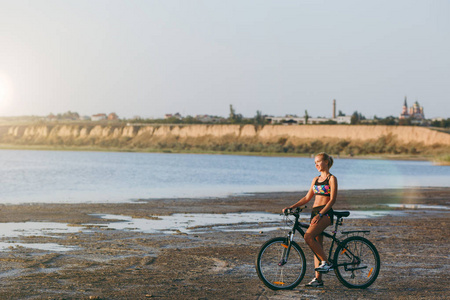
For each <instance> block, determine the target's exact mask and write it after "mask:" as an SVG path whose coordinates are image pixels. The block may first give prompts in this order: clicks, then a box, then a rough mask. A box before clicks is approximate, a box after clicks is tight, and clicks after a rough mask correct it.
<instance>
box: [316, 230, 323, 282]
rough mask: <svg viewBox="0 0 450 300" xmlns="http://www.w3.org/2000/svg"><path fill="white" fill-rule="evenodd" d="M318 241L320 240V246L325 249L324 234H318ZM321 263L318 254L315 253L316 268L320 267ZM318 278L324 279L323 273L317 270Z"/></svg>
mask: <svg viewBox="0 0 450 300" xmlns="http://www.w3.org/2000/svg"><path fill="white" fill-rule="evenodd" d="M316 241H317V242H319V244H320V246H321V247H322V249H323V235H322V234H319V235H318V236H316ZM320 263H321V261H320V259H318V258H317V255H314V269H315V268H318V267H319V266H320ZM316 278H317V280H319V281H322V273H320V272H317V271H316Z"/></svg>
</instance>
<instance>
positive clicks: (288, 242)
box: [278, 231, 294, 267]
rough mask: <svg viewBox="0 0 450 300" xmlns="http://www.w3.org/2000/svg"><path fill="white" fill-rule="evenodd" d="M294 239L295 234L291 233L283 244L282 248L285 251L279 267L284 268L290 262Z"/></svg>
mask: <svg viewBox="0 0 450 300" xmlns="http://www.w3.org/2000/svg"><path fill="white" fill-rule="evenodd" d="M293 238H294V234H293V233H292V231H289V233H288V235H287V237H286V241H285V242H284V243H282V244H281V246H282V247H283V248H284V249H283V253H282V255H281V260H280V262H279V263H278V266H280V267H282V266H284V265H285V264H286V263H287V261H288V258H289V253H290V252H291V241H292V239H293Z"/></svg>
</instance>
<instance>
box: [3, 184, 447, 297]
mask: <svg viewBox="0 0 450 300" xmlns="http://www.w3.org/2000/svg"><path fill="white" fill-rule="evenodd" d="M303 195H304V192H298V193H264V194H253V195H240V196H233V197H228V198H211V199H157V200H142V201H140V202H138V203H124V204H31V205H3V206H0V220H1V222H44V221H45V222H59V223H64V224H69V226H70V228H77V229H78V230H74V231H73V232H72V233H54V234H51V235H46V236H44V235H39V234H37V235H31V236H23V237H21V236H19V237H3V238H1V239H0V241H1V242H9V243H11V242H16V243H26V244H29V243H55V244H58V245H62V246H66V247H68V248H70V247H73V248H72V250H70V251H51V250H37V249H32V248H26V247H17V246H12V247H11V248H10V249H7V250H6V251H2V252H0V261H1V264H0V279H1V280H0V298H1V299H153V298H154V299H416V298H419V299H446V298H448V297H450V288H449V284H450V280H449V279H448V272H449V271H450V267H449V266H450V255H449V253H450V251H449V250H450V243H449V239H448V236H447V235H448V231H449V228H450V226H449V225H450V188H421V189H408V190H358V191H340V193H339V196H338V200H337V203H336V205H335V209H336V210H350V211H361V210H387V211H388V212H389V214H388V215H386V216H383V217H377V218H369V219H348V220H346V221H344V226H343V227H342V230H350V229H364V230H371V233H370V235H369V236H368V238H369V239H370V240H371V241H372V242H373V243H374V244H375V246H376V247H377V248H378V251H379V253H380V257H381V261H382V265H381V271H380V275H379V277H378V279H377V281H376V282H375V283H374V284H373V285H372V286H371V287H369V288H368V289H365V290H352V289H348V288H346V287H344V286H342V285H341V284H340V283H339V281H338V280H337V279H336V277H335V275H334V273H330V274H326V275H325V276H324V281H325V287H323V288H316V289H314V288H313V289H311V288H305V287H304V284H305V283H307V282H308V281H309V280H310V279H312V278H313V276H314V275H313V267H312V254H311V252H310V251H309V249H308V248H307V247H306V246H305V244H304V242H303V241H301V239H300V238H299V237H297V238H296V240H297V241H298V242H299V244H300V245H301V246H302V247H303V248H304V252H305V254H306V255H307V262H308V271H307V274H306V276H305V279H304V280H303V282H302V283H301V284H300V285H299V286H298V287H297V288H296V289H294V290H292V291H272V290H270V289H268V288H267V287H265V286H264V285H263V284H262V282H261V281H260V280H259V279H258V276H257V275H256V271H255V268H254V260H255V257H256V254H257V252H258V249H259V247H260V246H261V245H262V244H263V242H264V241H266V240H268V239H269V238H272V237H275V236H280V235H284V234H285V232H284V231H283V230H275V231H264V227H265V224H256V223H254V224H249V225H246V226H243V225H242V224H238V225H232V226H228V227H227V228H228V229H230V228H231V229H234V230H231V231H223V230H220V228H219V227H216V226H206V227H204V228H197V231H195V230H194V231H193V232H191V233H189V234H186V233H183V232H178V231H173V232H171V233H170V234H163V233H161V232H156V233H143V232H140V231H133V229H132V228H129V229H125V230H112V229H110V228H107V227H105V226H103V225H104V224H107V223H111V222H114V221H113V220H107V219H99V218H98V216H95V215H94V214H115V215H124V216H132V217H134V218H146V219H155V218H156V217H157V216H163V215H170V214H174V213H217V214H224V213H235V212H270V213H279V212H280V210H281V208H282V207H285V206H287V205H290V204H292V203H294V202H295V201H296V199H298V198H299V197H302V196H303ZM386 204H423V205H439V206H444V207H445V208H447V209H421V208H420V207H419V208H417V209H408V208H404V207H396V208H392V207H391V208H390V207H388V206H387V205H386ZM307 212H309V209H308V210H307ZM399 212H401V214H398V213H399ZM304 216H305V217H307V214H304ZM281 220H282V218H281V216H280V221H281ZM83 224H84V225H83ZM86 224H91V225H86ZM268 225H270V226H274V224H268ZM275 226H279V224H275ZM244 227H245V228H246V229H248V228H251V229H254V231H241V230H240V229H242V228H244ZM261 228H263V229H261ZM12 245H14V244H12Z"/></svg>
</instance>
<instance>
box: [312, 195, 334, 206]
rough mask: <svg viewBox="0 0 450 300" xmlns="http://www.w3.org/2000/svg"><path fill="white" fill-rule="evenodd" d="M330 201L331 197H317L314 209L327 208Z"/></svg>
mask: <svg viewBox="0 0 450 300" xmlns="http://www.w3.org/2000/svg"><path fill="white" fill-rule="evenodd" d="M329 201H330V197H329V196H322V195H316V198H315V199H314V205H313V208H314V207H317V206H325V205H327V203H328V202H329Z"/></svg>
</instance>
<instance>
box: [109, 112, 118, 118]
mask: <svg viewBox="0 0 450 300" xmlns="http://www.w3.org/2000/svg"><path fill="white" fill-rule="evenodd" d="M108 120H119V116H118V115H116V113H110V114H109V115H108Z"/></svg>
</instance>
